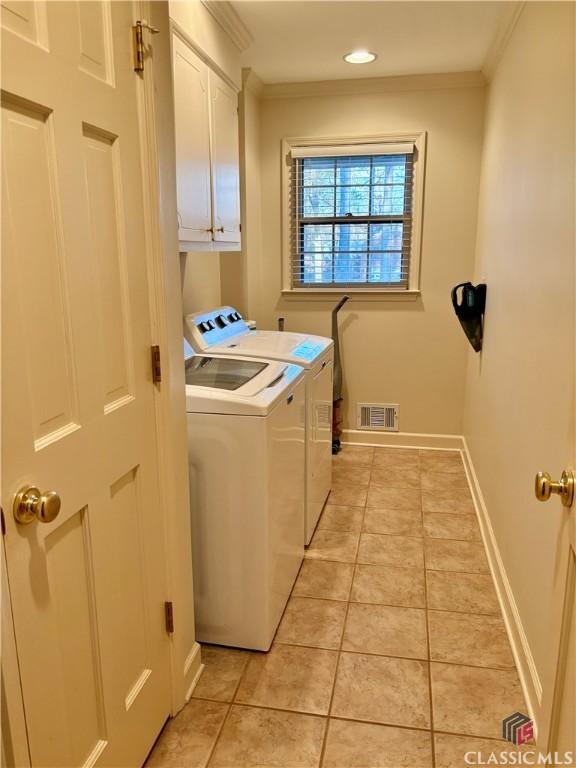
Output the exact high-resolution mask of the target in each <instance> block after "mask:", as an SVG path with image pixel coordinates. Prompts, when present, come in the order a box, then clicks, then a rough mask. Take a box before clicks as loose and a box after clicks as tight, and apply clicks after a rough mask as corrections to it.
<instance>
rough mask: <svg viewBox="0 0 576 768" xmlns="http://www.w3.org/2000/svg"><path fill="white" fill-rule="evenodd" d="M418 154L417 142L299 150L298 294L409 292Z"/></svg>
mask: <svg viewBox="0 0 576 768" xmlns="http://www.w3.org/2000/svg"><path fill="white" fill-rule="evenodd" d="M414 156H415V148H414V144H413V143H411V142H397V143H388V144H386V143H382V144H357V145H344V144H343V145H338V146H328V147H319V146H302V147H292V149H291V153H290V161H289V162H290V182H289V190H290V192H289V206H290V279H291V287H292V288H293V289H303V288H310V289H314V288H316V289H318V288H320V289H322V288H334V287H336V288H345V287H351V288H362V287H365V288H366V289H367V290H370V289H374V288H378V289H390V290H402V289H407V288H408V285H409V276H410V254H411V242H412V218H413V170H414Z"/></svg>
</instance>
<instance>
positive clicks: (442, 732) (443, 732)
mask: <svg viewBox="0 0 576 768" xmlns="http://www.w3.org/2000/svg"><path fill="white" fill-rule="evenodd" d="M198 700H199V701H205V702H210V703H211V704H223V705H224V706H227V707H229V708H231V707H233V706H234V707H246V708H247V709H260V710H261V709H264V710H267V711H271V712H283V713H285V714H287V715H303V716H304V717H315V718H317V719H320V720H340V721H342V722H348V723H364V724H365V725H377V726H379V725H381V726H384V727H387V728H400V729H401V730H405V731H418V732H420V733H429V734H431V735H432V733H433V734H434V735H435V734H438V735H444V736H464V737H469V738H476V739H486V740H488V741H494V742H496V743H501V744H508V743H509V742H507V741H506V740H505V739H501V738H499V737H497V736H487V735H485V734H484V735H482V734H478V733H468V732H466V731H450V730H447V729H443V728H442V729H434V731H433V732H432V729H431V728H422V727H421V726H418V725H405V724H403V723H394V722H390V721H388V720H386V721H384V720H366V719H362V718H355V717H345V716H344V715H326V714H322V713H319V712H306V711H304V710H296V709H285V708H282V707H272V706H267V705H263V704H248V703H244V702H223V701H216V700H214V699H198ZM195 701H196V699H195Z"/></svg>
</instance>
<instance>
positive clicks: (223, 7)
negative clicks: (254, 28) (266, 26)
mask: <svg viewBox="0 0 576 768" xmlns="http://www.w3.org/2000/svg"><path fill="white" fill-rule="evenodd" d="M201 2H202V5H203V6H204V8H206V10H207V11H208V12H209V13H210V14H211V15H212V16H213V17H214V19H216V21H217V22H218V24H220V26H221V27H222V29H223V30H224V32H226V34H227V35H228V37H229V38H230V39H231V40H232V42H233V43H234V45H235V46H236V48H238V50H239V51H240V52H242V51H245V50H246V49H247V48H248V47H249V46H250V45H252V43H253V42H254V38H253V37H252V34H251V32H250V30H249V29H248V27H247V26H246V25H245V24H244V22H243V21H242V19H241V18H240V16H238V14H237V13H236V11H235V10H234V8H233V7H232V4H231V3H229V2H228V1H227V0H201Z"/></svg>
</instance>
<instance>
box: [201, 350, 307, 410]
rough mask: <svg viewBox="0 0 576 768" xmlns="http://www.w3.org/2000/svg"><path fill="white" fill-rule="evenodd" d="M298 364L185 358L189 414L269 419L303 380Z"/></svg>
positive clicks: (254, 360)
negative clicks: (265, 417)
mask: <svg viewBox="0 0 576 768" xmlns="http://www.w3.org/2000/svg"><path fill="white" fill-rule="evenodd" d="M303 375H304V369H303V368H301V367H300V366H298V365H289V364H286V363H282V362H277V361H273V360H263V359H250V358H246V357H238V356H237V357H229V356H224V357H222V356H218V355H192V356H190V357H188V358H187V359H186V410H187V411H188V413H211V414H229V415H239V416H267V415H268V414H269V413H270V412H271V411H272V410H273V409H274V408H275V407H276V406H277V405H278V404H279V403H280V401H281V400H282V399H283V398H285V397H288V396H289V394H290V389H291V388H292V387H294V386H295V385H296V384H297V383H298V381H299V380H300V379H301V378H302V377H303Z"/></svg>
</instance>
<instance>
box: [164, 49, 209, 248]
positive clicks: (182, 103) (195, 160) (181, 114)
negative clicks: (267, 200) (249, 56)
mask: <svg viewBox="0 0 576 768" xmlns="http://www.w3.org/2000/svg"><path fill="white" fill-rule="evenodd" d="M172 56H173V63H174V109H175V124H176V165H177V173H176V188H177V196H178V239H179V240H191V241H194V242H208V243H209V242H211V241H212V206H211V189H210V187H211V184H210V97H209V93H208V87H209V86H208V67H207V66H206V64H204V62H203V61H201V60H200V59H199V58H198V56H196V54H195V53H193V52H192V51H191V50H190V48H189V47H188V46H187V45H186V44H185V43H183V42H182V40H180V38H179V37H177V36H176V35H174V36H173V48H172Z"/></svg>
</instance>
